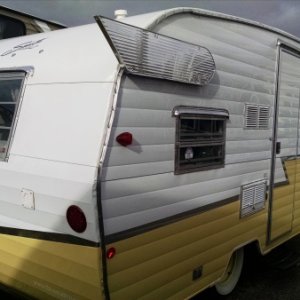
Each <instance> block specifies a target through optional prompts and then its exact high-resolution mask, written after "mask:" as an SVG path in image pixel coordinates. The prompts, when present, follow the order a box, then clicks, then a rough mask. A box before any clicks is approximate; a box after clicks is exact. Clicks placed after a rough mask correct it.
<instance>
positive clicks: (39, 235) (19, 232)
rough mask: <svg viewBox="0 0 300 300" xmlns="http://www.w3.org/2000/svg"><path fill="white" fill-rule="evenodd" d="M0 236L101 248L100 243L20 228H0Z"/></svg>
mask: <svg viewBox="0 0 300 300" xmlns="http://www.w3.org/2000/svg"><path fill="white" fill-rule="evenodd" d="M0 234H8V235H14V236H20V237H25V238H33V239H37V240H45V241H53V242H59V243H67V244H75V245H81V246H88V247H99V245H100V244H99V243H97V242H93V241H89V240H86V239H82V238H80V237H76V236H73V235H68V234H60V233H52V232H42V231H34V230H26V229H19V228H10V227H0Z"/></svg>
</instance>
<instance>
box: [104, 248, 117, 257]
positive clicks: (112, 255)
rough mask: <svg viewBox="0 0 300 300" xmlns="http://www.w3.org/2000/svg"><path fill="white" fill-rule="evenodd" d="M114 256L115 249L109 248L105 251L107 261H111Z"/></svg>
mask: <svg viewBox="0 0 300 300" xmlns="http://www.w3.org/2000/svg"><path fill="white" fill-rule="evenodd" d="M115 254H116V249H115V248H113V247H112V248H109V249H108V250H107V251H106V257H107V258H108V259H112V258H113V257H114V256H115Z"/></svg>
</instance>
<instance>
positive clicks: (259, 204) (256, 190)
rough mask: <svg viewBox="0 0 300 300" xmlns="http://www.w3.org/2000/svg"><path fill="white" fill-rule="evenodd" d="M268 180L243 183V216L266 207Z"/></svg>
mask: <svg viewBox="0 0 300 300" xmlns="http://www.w3.org/2000/svg"><path fill="white" fill-rule="evenodd" d="M266 186H267V182H266V180H259V181H255V182H252V183H250V184H246V185H243V186H242V188H241V217H244V216H248V215H250V214H253V213H255V212H257V211H259V210H261V209H263V208H264V207H265V199H266Z"/></svg>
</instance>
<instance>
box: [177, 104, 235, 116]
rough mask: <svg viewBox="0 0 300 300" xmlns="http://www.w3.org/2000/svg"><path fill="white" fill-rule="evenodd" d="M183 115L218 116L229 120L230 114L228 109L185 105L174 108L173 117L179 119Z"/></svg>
mask: <svg viewBox="0 0 300 300" xmlns="http://www.w3.org/2000/svg"><path fill="white" fill-rule="evenodd" d="M181 115H201V116H216V117H222V118H226V119H229V112H228V110H227V109H221V108H212V107H199V106H184V105H180V106H176V107H174V109H173V112H172V116H173V117H178V116H181Z"/></svg>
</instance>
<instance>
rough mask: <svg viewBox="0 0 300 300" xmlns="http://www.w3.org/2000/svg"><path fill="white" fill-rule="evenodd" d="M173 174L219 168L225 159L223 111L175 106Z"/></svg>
mask: <svg viewBox="0 0 300 300" xmlns="http://www.w3.org/2000/svg"><path fill="white" fill-rule="evenodd" d="M173 115H174V116H175V117H176V142H175V174H182V173H188V172H195V171H200V170H208V169H213V168H221V167H223V166H224V160H225V133H226V119H228V117H229V114H228V111H227V110H223V109H213V108H201V107H186V106H178V107H175V108H174V110H173Z"/></svg>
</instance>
